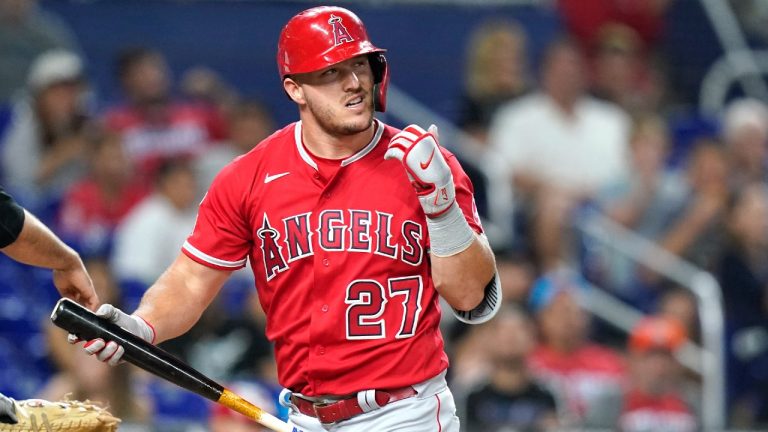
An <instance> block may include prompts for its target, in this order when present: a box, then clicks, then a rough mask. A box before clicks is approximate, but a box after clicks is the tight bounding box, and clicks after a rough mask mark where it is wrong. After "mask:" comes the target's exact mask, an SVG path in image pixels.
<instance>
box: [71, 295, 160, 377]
mask: <svg viewBox="0 0 768 432" xmlns="http://www.w3.org/2000/svg"><path fill="white" fill-rule="evenodd" d="M96 315H98V316H100V317H103V318H106V319H108V320H109V321H111V322H113V323H115V324H117V325H119V326H120V327H122V328H124V329H126V330H128V331H129V332H131V333H133V334H135V335H136V336H138V337H140V338H142V339H144V340H145V341H147V342H149V343H153V342H154V341H155V330H154V329H153V328H152V326H151V325H149V323H147V322H146V321H144V319H143V318H141V317H140V316H137V315H128V314H126V313H125V312H123V311H121V310H120V309H118V308H116V307H114V306H112V305H111V304H103V305H101V306H100V307H99V309H98V310H97V311H96ZM67 340H68V341H69V343H71V344H76V343H78V342H80V339H79V338H78V337H77V336H75V335H73V334H71V333H70V334H69V336H67ZM83 349H84V350H85V352H87V353H88V355H94V354H95V355H96V358H98V359H99V361H102V362H104V363H107V364H109V365H110V366H115V365H117V364H119V363H122V360H121V359H122V357H123V353H125V349H124V348H123V347H122V346H121V345H118V344H117V343H116V342H113V341H105V340H104V339H101V338H98V339H91V340H89V341H87V342H86V343H85V345H83Z"/></svg>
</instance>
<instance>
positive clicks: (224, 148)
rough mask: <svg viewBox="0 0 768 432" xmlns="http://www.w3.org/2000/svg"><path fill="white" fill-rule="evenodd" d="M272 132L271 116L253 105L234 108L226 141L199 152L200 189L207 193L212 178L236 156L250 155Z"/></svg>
mask: <svg viewBox="0 0 768 432" xmlns="http://www.w3.org/2000/svg"><path fill="white" fill-rule="evenodd" d="M274 131H275V121H274V118H273V117H272V113H271V112H270V111H269V110H268V109H267V107H266V106H264V105H263V104H261V103H259V102H256V101H243V102H240V103H238V104H237V105H235V106H234V107H233V108H232V110H231V112H230V116H229V140H227V141H226V142H224V143H222V144H221V145H218V146H216V147H213V148H211V149H209V150H207V151H205V152H203V153H202V154H201V155H200V156H199V157H198V158H197V161H196V167H195V168H196V169H197V172H198V179H199V182H200V186H201V187H202V188H203V189H204V191H205V190H208V186H210V184H211V182H212V181H213V178H214V177H216V174H218V173H219V171H221V169H222V168H224V166H225V165H226V164H228V163H230V162H232V160H233V159H234V158H236V157H237V156H240V155H243V154H245V153H248V152H249V151H251V150H252V149H253V148H254V147H256V145H257V144H258V143H260V142H261V141H262V140H263V139H264V138H266V137H268V136H269V135H271V134H272V132H274Z"/></svg>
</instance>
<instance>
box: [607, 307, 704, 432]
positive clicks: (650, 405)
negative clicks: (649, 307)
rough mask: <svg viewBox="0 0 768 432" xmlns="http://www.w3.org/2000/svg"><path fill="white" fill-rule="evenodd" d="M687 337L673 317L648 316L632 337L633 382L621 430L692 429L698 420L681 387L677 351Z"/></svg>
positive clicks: (671, 431)
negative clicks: (676, 358)
mask: <svg viewBox="0 0 768 432" xmlns="http://www.w3.org/2000/svg"><path fill="white" fill-rule="evenodd" d="M686 340H687V338H686V334H685V328H684V327H683V325H682V324H681V323H679V322H678V321H676V320H674V319H672V318H663V317H653V316H652V317H648V318H644V319H642V320H641V321H640V322H639V323H638V324H637V325H636V326H635V327H634V328H633V330H632V333H631V334H630V338H629V357H630V383H629V389H628V391H627V392H626V394H625V395H624V404H623V408H622V412H621V416H620V418H619V422H618V429H619V430H620V431H622V432H641V431H665V432H689V431H690V432H692V431H695V430H698V422H697V421H696V417H695V415H694V414H693V411H692V409H691V407H690V405H689V404H688V403H687V402H686V401H685V400H684V398H683V396H682V394H681V392H680V388H681V387H682V384H683V383H682V381H683V375H682V368H681V366H680V364H678V363H677V360H675V357H674V355H675V353H676V352H677V350H679V349H680V347H681V346H682V345H683V344H684V343H685V341H686Z"/></svg>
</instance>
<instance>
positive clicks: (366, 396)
mask: <svg viewBox="0 0 768 432" xmlns="http://www.w3.org/2000/svg"><path fill="white" fill-rule="evenodd" d="M415 395H416V390H415V389H414V388H413V387H411V386H408V387H402V388H399V389H394V390H365V391H361V392H358V393H357V394H356V395H354V396H351V397H348V398H345V399H339V400H334V401H323V402H318V401H312V400H309V399H306V398H304V397H301V396H299V395H297V394H291V403H293V405H295V406H296V409H298V411H299V412H300V413H302V414H304V415H307V416H310V417H315V418H317V419H318V420H320V422H321V423H323V424H332V423H336V422H340V421H342V420H348V419H351V418H352V417H355V416H357V415H360V414H363V413H367V412H371V411H373V410H377V409H379V408H381V407H383V406H384V405H387V404H389V403H391V402H395V401H399V400H402V399H407V398H409V397H412V396H415Z"/></svg>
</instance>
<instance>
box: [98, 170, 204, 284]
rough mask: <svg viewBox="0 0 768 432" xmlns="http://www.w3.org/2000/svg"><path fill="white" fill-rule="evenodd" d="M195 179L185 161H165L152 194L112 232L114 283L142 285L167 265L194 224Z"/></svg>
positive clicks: (195, 209) (158, 172) (193, 173)
mask: <svg viewBox="0 0 768 432" xmlns="http://www.w3.org/2000/svg"><path fill="white" fill-rule="evenodd" d="M196 197H197V180H196V178H195V172H194V170H193V169H192V167H191V164H190V163H189V161H187V160H184V159H178V158H177V159H173V160H166V161H165V162H164V163H163V164H162V165H160V167H159V169H158V170H157V177H156V179H155V188H154V191H153V193H152V194H151V195H150V196H148V197H147V198H145V199H144V200H143V201H142V202H141V203H139V204H138V205H136V207H134V208H133V210H131V212H130V213H128V215H126V216H125V218H124V219H123V221H122V222H121V223H120V224H119V225H118V226H117V229H116V230H115V239H114V253H113V255H112V266H113V269H114V271H115V274H116V275H117V278H118V280H120V281H121V282H122V281H126V280H138V281H141V282H143V283H144V284H145V285H146V286H149V284H151V283H152V281H154V280H155V279H157V278H158V277H159V276H160V275H161V274H162V273H163V271H165V269H166V268H167V267H168V265H170V264H171V263H172V262H173V261H174V259H176V256H177V255H178V250H179V248H180V247H181V245H182V244H183V243H184V241H185V240H186V238H187V236H188V235H189V233H190V231H192V228H193V227H194V225H195V216H196V212H197V206H196V204H197V200H196Z"/></svg>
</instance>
